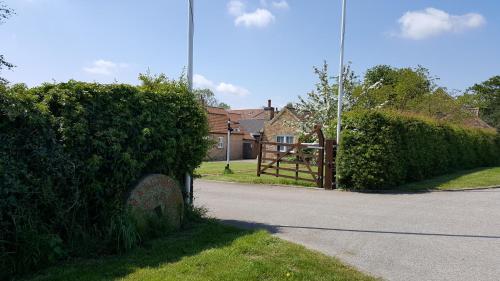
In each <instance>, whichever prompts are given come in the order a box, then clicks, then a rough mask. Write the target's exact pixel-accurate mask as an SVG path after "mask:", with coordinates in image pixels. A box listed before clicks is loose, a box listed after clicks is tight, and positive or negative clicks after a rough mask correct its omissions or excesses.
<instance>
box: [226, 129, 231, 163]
mask: <svg viewBox="0 0 500 281" xmlns="http://www.w3.org/2000/svg"><path fill="white" fill-rule="evenodd" d="M230 157H231V121H227V153H226V169H229V160H230V159H231V158H230Z"/></svg>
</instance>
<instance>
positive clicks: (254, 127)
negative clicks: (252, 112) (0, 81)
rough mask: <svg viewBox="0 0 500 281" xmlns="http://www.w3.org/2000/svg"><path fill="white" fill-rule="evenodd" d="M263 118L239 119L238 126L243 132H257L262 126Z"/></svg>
mask: <svg viewBox="0 0 500 281" xmlns="http://www.w3.org/2000/svg"><path fill="white" fill-rule="evenodd" d="M264 122H265V120H264V119H246V120H240V128H241V130H243V131H245V132H250V133H255V134H258V133H259V132H260V131H261V130H262V129H263V128H264Z"/></svg>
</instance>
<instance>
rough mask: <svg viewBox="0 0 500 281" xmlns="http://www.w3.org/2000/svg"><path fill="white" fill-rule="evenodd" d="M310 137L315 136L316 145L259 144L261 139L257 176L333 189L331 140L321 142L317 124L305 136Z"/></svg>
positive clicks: (332, 148)
mask: <svg viewBox="0 0 500 281" xmlns="http://www.w3.org/2000/svg"><path fill="white" fill-rule="evenodd" d="M313 134H316V136H317V140H318V142H317V143H293V144H291V143H281V142H271V141H263V140H262V139H263V136H262V137H261V141H259V145H258V158H257V159H258V161H257V176H258V177H260V175H272V176H275V177H283V178H289V179H294V180H301V181H308V182H313V183H315V184H316V185H317V186H318V187H320V188H323V187H324V188H326V189H332V188H334V179H335V141H334V140H325V137H324V135H323V131H322V130H321V126H319V125H318V126H315V127H314V131H313V132H311V133H310V134H309V135H307V136H306V137H308V136H311V135H313ZM325 157H326V161H325ZM284 173H286V174H284Z"/></svg>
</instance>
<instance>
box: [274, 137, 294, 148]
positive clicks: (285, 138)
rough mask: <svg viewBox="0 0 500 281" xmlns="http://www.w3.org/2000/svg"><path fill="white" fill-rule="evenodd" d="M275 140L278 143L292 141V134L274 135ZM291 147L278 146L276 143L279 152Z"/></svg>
mask: <svg viewBox="0 0 500 281" xmlns="http://www.w3.org/2000/svg"><path fill="white" fill-rule="evenodd" d="M276 142H279V143H293V136H276ZM290 148H291V147H289V146H279V145H278V151H280V152H287V151H289V150H290Z"/></svg>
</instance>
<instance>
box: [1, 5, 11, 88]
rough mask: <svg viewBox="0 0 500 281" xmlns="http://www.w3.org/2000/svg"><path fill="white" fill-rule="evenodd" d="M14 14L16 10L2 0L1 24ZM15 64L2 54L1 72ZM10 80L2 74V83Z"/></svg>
mask: <svg viewBox="0 0 500 281" xmlns="http://www.w3.org/2000/svg"><path fill="white" fill-rule="evenodd" d="M13 14H14V10H12V9H11V8H9V7H7V6H6V5H5V4H3V1H0V24H2V23H4V22H5V20H6V19H8V18H10V17H11V16H12V15H13ZM13 67H14V65H13V64H12V63H10V62H8V61H6V60H5V58H4V56H3V55H2V54H0V73H1V72H2V69H4V68H5V69H12V68H13ZM7 83H8V81H7V80H6V79H5V78H3V77H1V76H0V84H7Z"/></svg>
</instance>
